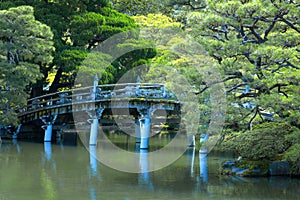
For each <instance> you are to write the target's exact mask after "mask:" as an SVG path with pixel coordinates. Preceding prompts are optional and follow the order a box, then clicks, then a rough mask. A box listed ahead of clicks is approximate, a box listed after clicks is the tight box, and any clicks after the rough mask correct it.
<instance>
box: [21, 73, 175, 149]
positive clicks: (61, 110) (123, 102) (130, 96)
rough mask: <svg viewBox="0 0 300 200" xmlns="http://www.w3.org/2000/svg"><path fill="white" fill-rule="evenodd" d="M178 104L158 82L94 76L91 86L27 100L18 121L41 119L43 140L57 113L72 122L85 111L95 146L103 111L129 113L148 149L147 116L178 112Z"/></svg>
mask: <svg viewBox="0 0 300 200" xmlns="http://www.w3.org/2000/svg"><path fill="white" fill-rule="evenodd" d="M180 107H181V103H180V102H179V101H178V100H176V97H175V96H174V95H173V94H172V93H171V92H168V91H167V89H166V88H165V86H164V85H162V84H148V83H123V84H108V85H98V79H97V77H95V80H94V85H93V86H90V87H81V88H75V89H72V90H67V91H62V92H57V93H52V94H47V95H44V96H39V97H36V98H32V99H29V100H28V103H27V106H26V107H24V108H22V109H20V110H19V112H18V118H19V120H20V123H21V124H25V123H30V122H31V121H34V120H41V121H42V122H43V123H44V125H43V126H42V128H43V129H44V130H45V136H44V141H45V142H50V141H51V137H52V125H53V124H54V123H55V120H56V119H57V117H58V116H60V115H64V114H67V113H73V117H74V121H77V122H79V121H80V120H81V118H80V116H81V115H80V113H87V114H88V116H89V119H88V121H89V123H90V124H91V128H90V145H96V144H97V135H98V123H99V119H100V118H101V116H102V114H103V113H104V112H105V113H107V114H113V115H118V114H120V115H121V114H122V115H133V116H135V119H136V120H135V127H136V128H135V132H136V133H135V134H136V140H137V142H140V143H141V145H140V147H141V148H148V138H149V136H150V123H151V115H152V114H153V113H154V112H157V113H159V112H161V111H163V112H165V113H166V112H167V113H172V114H174V113H176V114H179V113H180ZM74 113H75V115H74ZM77 113H78V114H77ZM76 116H78V117H76ZM20 127H21V126H19V128H20Z"/></svg>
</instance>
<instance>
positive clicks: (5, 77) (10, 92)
mask: <svg viewBox="0 0 300 200" xmlns="http://www.w3.org/2000/svg"><path fill="white" fill-rule="evenodd" d="M0 27H1V30H0V49H1V50H0V74H1V76H0V84H1V85H0V93H1V101H0V110H2V114H0V115H1V116H0V124H9V123H11V124H16V123H17V118H16V114H15V113H14V112H15V110H16V109H18V108H20V107H21V106H23V105H24V104H25V103H26V98H27V93H26V92H25V89H26V87H27V86H28V85H29V84H32V83H35V82H36V81H37V80H38V79H40V78H41V77H42V74H41V73H40V65H47V64H49V63H51V61H52V59H53V57H52V52H53V51H54V47H53V42H52V38H53V34H52V32H51V31H50V28H49V27H48V26H46V25H44V24H42V23H41V22H39V21H36V20H35V18H34V16H33V8H32V7H29V6H21V7H16V8H11V9H9V10H1V11H0Z"/></svg>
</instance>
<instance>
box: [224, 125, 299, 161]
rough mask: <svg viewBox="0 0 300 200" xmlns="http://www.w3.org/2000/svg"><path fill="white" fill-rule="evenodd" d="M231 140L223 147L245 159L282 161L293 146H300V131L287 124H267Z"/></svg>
mask: <svg viewBox="0 0 300 200" xmlns="http://www.w3.org/2000/svg"><path fill="white" fill-rule="evenodd" d="M228 137H229V136H228ZM229 138H230V137H229ZM231 138H232V139H227V141H226V142H225V144H224V145H223V146H224V147H227V148H228V149H232V150H234V151H236V152H238V153H239V154H240V155H241V156H242V157H243V158H245V159H248V160H253V161H255V160H281V159H282V156H283V154H284V153H285V152H286V151H287V150H288V149H289V148H290V147H291V146H292V145H295V144H298V143H299V144H300V130H299V129H297V128H296V127H293V126H291V125H289V124H287V123H280V122H267V123H263V124H260V125H257V126H255V127H254V128H253V129H252V130H250V131H246V132H239V133H236V134H231Z"/></svg>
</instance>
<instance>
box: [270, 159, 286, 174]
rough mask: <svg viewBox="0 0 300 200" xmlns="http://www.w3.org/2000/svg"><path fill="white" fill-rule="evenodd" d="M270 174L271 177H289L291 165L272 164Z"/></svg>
mask: <svg viewBox="0 0 300 200" xmlns="http://www.w3.org/2000/svg"><path fill="white" fill-rule="evenodd" d="M269 172H270V175H271V176H282V175H289V174H290V164H289V163H288V162H287V161H277V162H271V163H270V166H269Z"/></svg>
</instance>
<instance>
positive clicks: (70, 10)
mask: <svg viewBox="0 0 300 200" xmlns="http://www.w3.org/2000/svg"><path fill="white" fill-rule="evenodd" d="M16 5H31V6H33V7H34V9H35V16H36V18H37V20H40V21H41V22H43V23H45V24H47V25H48V26H50V27H51V29H52V31H53V33H54V46H55V49H56V52H55V54H54V60H53V62H52V64H51V65H49V66H47V67H45V66H40V70H41V72H42V73H43V74H44V78H43V79H41V80H39V81H38V82H37V83H36V84H34V85H33V87H34V89H33V90H32V91H33V92H32V96H39V95H41V94H43V93H44V92H45V91H43V89H45V88H48V90H49V91H46V92H55V91H57V90H59V89H64V88H70V87H72V85H73V83H74V79H75V77H76V72H77V71H78V69H79V66H80V65H81V63H82V62H83V60H84V59H85V58H86V56H87V55H88V54H89V52H90V51H91V50H92V49H93V48H94V47H95V46H97V44H99V43H101V42H102V41H104V40H105V39H107V38H109V37H111V36H112V35H113V34H116V33H119V32H122V31H126V30H129V29H131V28H135V27H136V26H135V25H134V21H133V20H132V19H131V18H130V17H129V16H127V15H125V14H121V13H118V12H116V11H115V10H113V9H111V4H110V3H109V1H108V0H93V1H80V0H62V1H44V0H18V1H8V0H4V1H1V2H0V7H5V6H6V7H12V6H16ZM70 61H72V62H70ZM50 74H55V77H54V79H53V80H52V82H51V83H50V82H49V79H48V76H49V75H50ZM46 86H47V87H46Z"/></svg>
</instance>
